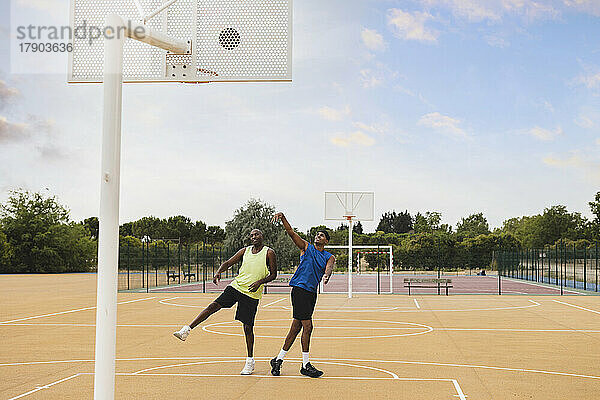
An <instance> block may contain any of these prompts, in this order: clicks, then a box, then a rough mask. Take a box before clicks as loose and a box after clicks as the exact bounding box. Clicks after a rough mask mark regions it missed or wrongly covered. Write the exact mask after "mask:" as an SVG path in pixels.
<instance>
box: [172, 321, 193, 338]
mask: <svg viewBox="0 0 600 400" xmlns="http://www.w3.org/2000/svg"><path fill="white" fill-rule="evenodd" d="M190 330H191V328H190V327H189V326H188V325H186V326H184V327H182V328H181V329H180V330H178V331H177V332H173V336H175V337H176V338H177V339H179V340H181V341H185V339H187V337H188V336H189V334H190Z"/></svg>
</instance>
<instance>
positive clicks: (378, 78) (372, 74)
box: [360, 69, 384, 88]
mask: <svg viewBox="0 0 600 400" xmlns="http://www.w3.org/2000/svg"><path fill="white" fill-rule="evenodd" d="M383 81H384V78H383V76H382V75H381V74H380V73H378V72H376V71H373V70H371V69H361V70H360V82H361V86H362V87H364V88H372V87H376V86H379V85H381V84H382V83H383Z"/></svg>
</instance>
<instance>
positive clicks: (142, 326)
mask: <svg viewBox="0 0 600 400" xmlns="http://www.w3.org/2000/svg"><path fill="white" fill-rule="evenodd" d="M2 325H3V326H73V327H76V328H88V327H94V326H96V324H77V323H71V324H69V323H62V324H59V323H56V324H52V323H44V322H38V323H31V322H30V323H27V322H14V323H10V324H2ZM117 328H181V324H179V325H149V324H117Z"/></svg>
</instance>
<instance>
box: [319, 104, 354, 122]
mask: <svg viewBox="0 0 600 400" xmlns="http://www.w3.org/2000/svg"><path fill="white" fill-rule="evenodd" d="M317 112H318V113H319V115H320V116H321V117H323V118H324V119H326V120H328V121H341V120H343V119H344V118H345V117H347V116H349V115H350V106H345V107H344V108H343V109H341V110H336V109H335V108H331V107H327V106H323V107H321V108H319V110H318V111H317Z"/></svg>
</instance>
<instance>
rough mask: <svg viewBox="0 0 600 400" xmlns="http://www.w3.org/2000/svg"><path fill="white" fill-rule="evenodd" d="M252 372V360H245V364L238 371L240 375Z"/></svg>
mask: <svg viewBox="0 0 600 400" xmlns="http://www.w3.org/2000/svg"><path fill="white" fill-rule="evenodd" d="M253 372H254V360H246V365H244V369H242V372H240V374H241V375H250V374H251V373H253Z"/></svg>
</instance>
